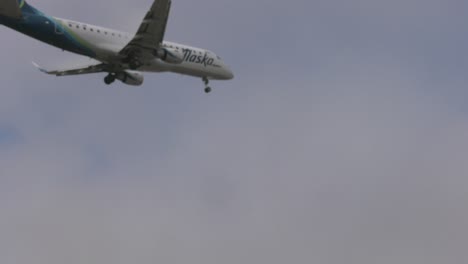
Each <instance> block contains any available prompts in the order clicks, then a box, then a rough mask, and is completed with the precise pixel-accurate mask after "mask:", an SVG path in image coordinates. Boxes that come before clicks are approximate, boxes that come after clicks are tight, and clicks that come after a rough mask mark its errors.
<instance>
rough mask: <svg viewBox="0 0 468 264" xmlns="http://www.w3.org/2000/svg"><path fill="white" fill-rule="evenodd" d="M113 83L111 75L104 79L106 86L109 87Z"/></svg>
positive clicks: (113, 78) (112, 75) (113, 79)
mask: <svg viewBox="0 0 468 264" xmlns="http://www.w3.org/2000/svg"><path fill="white" fill-rule="evenodd" d="M113 82H115V75H114V74H112V73H109V75H107V76H106V77H105V78H104V83H105V84H107V85H110V84H112V83H113Z"/></svg>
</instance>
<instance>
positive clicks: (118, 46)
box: [55, 18, 233, 80]
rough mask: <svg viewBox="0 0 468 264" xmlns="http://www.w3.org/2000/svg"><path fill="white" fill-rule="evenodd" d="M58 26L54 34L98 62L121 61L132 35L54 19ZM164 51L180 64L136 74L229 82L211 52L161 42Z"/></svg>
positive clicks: (157, 63) (150, 66)
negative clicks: (176, 54)
mask: <svg viewBox="0 0 468 264" xmlns="http://www.w3.org/2000/svg"><path fill="white" fill-rule="evenodd" d="M55 20H56V21H57V22H59V23H60V24H62V29H61V28H59V27H56V32H55V33H56V34H63V32H61V31H62V30H64V29H65V30H67V31H68V33H71V34H73V35H74V37H75V38H76V39H77V40H79V41H80V42H81V44H82V45H85V46H86V47H88V48H89V49H90V50H92V51H93V52H94V53H95V54H96V57H95V58H94V59H97V60H99V61H102V62H105V63H114V62H118V61H119V60H121V55H120V54H119V52H120V51H121V50H122V49H123V48H124V47H125V46H126V45H127V44H128V43H129V42H130V41H131V39H132V37H133V36H132V35H131V34H128V33H125V32H120V31H116V30H112V29H108V28H103V27H99V26H94V25H89V24H85V23H81V22H76V21H71V20H67V19H62V18H55ZM162 46H163V47H164V48H171V49H174V50H177V51H180V52H182V53H183V54H184V59H183V62H182V63H180V64H172V63H167V62H164V61H162V60H160V59H157V58H156V59H154V60H151V61H150V62H147V63H145V64H144V65H143V66H142V67H141V68H139V69H138V70H139V71H143V72H175V73H179V74H184V75H190V76H195V77H206V78H208V79H213V80H227V79H232V78H233V74H232V71H231V70H230V69H229V67H228V66H227V65H226V64H225V63H224V62H223V61H222V59H221V58H220V57H219V56H217V55H216V54H214V53H213V52H211V51H209V50H205V49H200V48H195V47H190V46H187V45H182V44H177V43H172V42H167V41H164V42H163V45H162Z"/></svg>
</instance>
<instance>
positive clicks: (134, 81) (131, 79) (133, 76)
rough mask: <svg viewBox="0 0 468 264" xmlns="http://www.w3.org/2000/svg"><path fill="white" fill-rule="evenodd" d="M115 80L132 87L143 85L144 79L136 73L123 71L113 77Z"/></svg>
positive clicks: (140, 74)
mask: <svg viewBox="0 0 468 264" xmlns="http://www.w3.org/2000/svg"><path fill="white" fill-rule="evenodd" d="M115 79H117V80H119V81H121V82H123V83H125V84H128V85H133V86H140V85H142V84H143V81H144V80H145V77H144V76H143V74H142V73H140V72H136V71H123V72H119V73H117V74H116V75H115Z"/></svg>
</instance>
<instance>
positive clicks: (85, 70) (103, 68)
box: [33, 62, 108, 76]
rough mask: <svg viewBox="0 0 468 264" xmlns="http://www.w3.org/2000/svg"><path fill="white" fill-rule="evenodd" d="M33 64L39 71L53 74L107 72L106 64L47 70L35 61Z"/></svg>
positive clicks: (67, 74)
mask: <svg viewBox="0 0 468 264" xmlns="http://www.w3.org/2000/svg"><path fill="white" fill-rule="evenodd" d="M33 65H34V66H35V67H36V68H38V69H39V70H40V71H41V72H43V73H47V74H51V75H55V76H69V75H80V74H90V73H99V72H107V71H108V66H107V65H106V64H103V63H101V64H94V65H90V66H87V67H82V68H76V69H63V70H54V71H49V70H46V69H44V68H42V67H40V66H39V65H37V63H35V62H33Z"/></svg>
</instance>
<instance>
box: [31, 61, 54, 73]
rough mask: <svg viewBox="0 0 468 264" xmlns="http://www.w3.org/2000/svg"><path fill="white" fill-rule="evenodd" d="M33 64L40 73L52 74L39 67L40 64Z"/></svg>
mask: <svg viewBox="0 0 468 264" xmlns="http://www.w3.org/2000/svg"><path fill="white" fill-rule="evenodd" d="M32 64H33V65H34V67H36V68H37V69H38V70H39V71H41V72H43V73H47V74H50V72H49V71H47V70H46V69H44V68H42V67H41V66H39V64H37V63H35V62H34V61H33V62H32Z"/></svg>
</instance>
